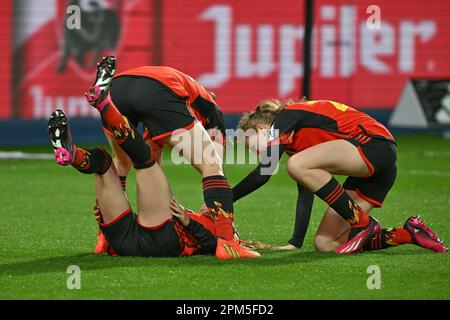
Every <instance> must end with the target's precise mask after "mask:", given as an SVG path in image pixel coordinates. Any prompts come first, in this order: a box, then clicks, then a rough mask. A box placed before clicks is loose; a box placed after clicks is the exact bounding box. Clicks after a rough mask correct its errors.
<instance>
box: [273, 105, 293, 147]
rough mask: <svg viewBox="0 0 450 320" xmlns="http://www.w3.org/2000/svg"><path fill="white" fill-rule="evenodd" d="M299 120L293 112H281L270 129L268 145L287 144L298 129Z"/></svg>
mask: <svg viewBox="0 0 450 320" xmlns="http://www.w3.org/2000/svg"><path fill="white" fill-rule="evenodd" d="M300 120H301V119H300V118H299V115H298V112H296V111H295V110H289V109H283V110H281V111H280V112H279V113H278V115H277V117H276V118H275V121H274V122H273V123H272V126H271V127H270V141H269V145H273V144H284V145H286V144H289V143H290V142H291V140H292V136H293V134H294V132H295V131H296V130H297V129H298V128H299V127H300Z"/></svg>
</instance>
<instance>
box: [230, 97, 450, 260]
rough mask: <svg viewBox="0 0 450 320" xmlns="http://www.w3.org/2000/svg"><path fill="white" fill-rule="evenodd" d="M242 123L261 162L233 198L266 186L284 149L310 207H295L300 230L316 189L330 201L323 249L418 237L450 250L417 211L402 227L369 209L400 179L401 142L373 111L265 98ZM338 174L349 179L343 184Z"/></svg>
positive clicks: (319, 239)
mask: <svg viewBox="0 0 450 320" xmlns="http://www.w3.org/2000/svg"><path fill="white" fill-rule="evenodd" d="M238 126H239V128H240V129H243V130H244V132H246V134H245V135H244V140H245V144H246V145H247V147H248V148H249V149H250V150H252V151H254V152H257V153H258V154H260V155H261V163H260V164H259V165H258V167H257V168H256V169H255V170H254V171H252V172H251V173H250V174H249V175H248V176H247V177H246V178H244V179H243V180H242V181H241V182H240V183H239V184H237V185H236V186H235V187H234V188H233V194H234V201H237V200H239V199H240V198H242V197H245V196H246V195H248V194H250V193H251V192H253V191H255V190H256V189H258V188H259V187H261V186H262V185H264V184H265V183H266V182H267V181H268V180H269V178H270V176H271V174H272V173H273V172H274V170H275V168H276V167H277V165H278V162H279V160H280V158H281V156H282V155H283V153H284V152H286V153H287V154H288V155H289V156H290V158H289V160H288V162H287V171H288V173H289V175H290V176H291V178H293V179H294V180H295V181H297V183H298V186H299V193H300V194H299V199H303V200H304V201H305V202H306V203H307V206H308V208H307V210H306V211H304V212H303V214H304V215H305V216H304V217H302V216H299V214H298V213H297V221H296V229H301V231H300V233H302V235H304V234H305V233H306V228H307V224H308V222H309V214H310V210H311V206H312V199H313V198H314V194H315V195H316V196H318V197H319V198H321V199H322V200H323V201H325V202H326V203H327V204H328V206H329V207H328V209H327V210H326V212H325V215H324V217H323V219H322V222H321V224H320V226H319V228H318V230H317V233H316V236H315V247H316V249H317V250H318V251H324V252H328V251H335V252H336V253H339V254H346V253H353V252H357V251H361V250H378V249H384V248H389V247H393V246H397V245H400V244H406V243H413V244H416V245H419V246H421V247H424V248H428V249H431V250H433V251H436V252H447V250H448V249H447V248H446V247H444V245H443V241H442V240H440V239H439V238H438V236H437V235H436V234H435V233H434V232H433V231H431V230H430V229H429V228H428V227H427V225H426V224H425V223H424V222H423V221H422V220H421V219H420V218H419V217H410V218H409V219H408V220H407V221H406V222H405V224H404V226H403V227H398V228H393V229H381V227H380V225H379V223H378V221H376V220H375V219H374V218H373V217H371V216H369V215H368V213H369V212H370V211H371V210H372V209H373V208H375V207H381V206H382V203H383V200H384V199H385V197H386V195H387V193H388V192H389V190H390V189H391V187H392V185H393V184H394V181H395V178H396V174H397V167H396V163H397V148H396V143H395V141H394V138H393V136H392V135H391V133H390V132H389V131H388V130H387V129H386V128H385V127H384V126H383V125H381V124H380V123H378V122H377V121H375V120H374V119H373V118H371V117H370V116H368V115H367V114H365V113H362V112H359V111H357V110H355V109H353V108H351V107H348V106H346V105H344V104H341V103H338V102H334V101H329V100H318V101H303V102H299V103H295V102H293V103H287V104H281V103H280V102H279V101H277V100H266V101H262V102H261V103H260V104H259V105H258V106H257V108H256V110H255V111H253V112H250V113H247V114H245V115H244V116H243V117H242V118H241V120H240V122H239V125H238ZM249 129H253V130H249ZM333 175H344V176H348V178H347V179H346V181H345V183H344V184H343V185H340V184H339V183H338V181H337V180H336V179H335V178H334V177H333ZM300 206H301V203H300V202H299V203H298V204H297V210H298V211H299V209H300Z"/></svg>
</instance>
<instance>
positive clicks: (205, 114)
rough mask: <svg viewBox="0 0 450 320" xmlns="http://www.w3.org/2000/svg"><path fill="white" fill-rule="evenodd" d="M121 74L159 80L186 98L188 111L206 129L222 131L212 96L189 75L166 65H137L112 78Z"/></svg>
mask: <svg viewBox="0 0 450 320" xmlns="http://www.w3.org/2000/svg"><path fill="white" fill-rule="evenodd" d="M121 76H141V77H147V78H152V79H155V80H157V81H159V82H161V83H162V84H164V85H165V86H166V87H168V88H169V89H170V90H171V91H172V92H174V93H175V94H176V95H177V96H178V97H180V98H182V99H186V100H187V102H188V104H187V107H188V108H189V110H190V112H191V113H192V114H193V116H195V117H196V118H197V119H198V120H199V121H200V122H201V123H202V125H203V126H204V127H205V128H206V129H210V128H219V129H220V130H221V131H223V133H224V131H225V123H224V120H223V114H222V112H221V111H220V110H219V108H218V106H217V104H216V102H215V101H214V98H213V97H211V95H210V94H209V93H208V91H206V89H205V88H204V87H203V86H202V85H201V84H199V83H198V82H197V81H195V80H194V79H193V78H192V77H191V76H189V75H187V74H185V73H183V72H181V71H179V70H177V69H174V68H171V67H166V66H142V67H137V68H133V69H129V70H126V71H124V72H121V73H119V74H117V75H115V76H114V78H117V77H121Z"/></svg>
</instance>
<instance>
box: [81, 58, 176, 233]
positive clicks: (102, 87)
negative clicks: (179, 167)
mask: <svg viewBox="0 0 450 320" xmlns="http://www.w3.org/2000/svg"><path fill="white" fill-rule="evenodd" d="M115 68H116V60H115V58H114V57H107V58H104V59H103V60H102V62H101V63H99V65H98V68H97V76H96V80H95V83H94V85H93V86H92V87H91V88H89V92H88V93H86V98H87V100H88V102H89V103H90V104H91V106H93V107H94V108H96V109H97V110H98V111H99V112H100V116H101V119H102V122H103V125H104V126H105V127H106V128H107V129H108V130H110V131H111V132H112V133H113V135H114V140H115V142H116V143H117V144H118V145H119V146H120V148H121V149H122V150H123V151H124V153H125V154H126V155H127V156H128V157H129V158H130V159H131V162H132V163H133V166H134V168H135V169H136V184H137V188H138V194H137V196H138V219H139V221H140V223H141V224H142V225H144V226H146V227H153V226H156V225H160V224H161V223H163V222H164V221H166V220H167V219H169V218H171V217H172V215H171V213H170V207H169V204H170V199H171V194H170V190H169V186H168V183H167V180H166V177H165V176H164V173H163V172H162V170H161V168H160V167H159V166H158V164H156V162H155V160H154V158H153V157H152V153H151V149H150V147H149V146H148V145H147V144H146V143H145V141H144V139H143V136H142V135H141V134H140V133H139V132H138V131H137V130H136V128H134V126H133V125H132V124H130V122H129V121H128V119H127V118H126V117H125V116H123V115H122V114H121V113H120V112H119V110H118V109H117V108H116V106H115V105H114V103H113V102H112V101H111V99H110V96H109V86H110V84H111V80H112V76H113V74H114V73H115Z"/></svg>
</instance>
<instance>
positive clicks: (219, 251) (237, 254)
mask: <svg viewBox="0 0 450 320" xmlns="http://www.w3.org/2000/svg"><path fill="white" fill-rule="evenodd" d="M260 256H261V255H260V254H259V253H258V252H256V251H252V250H250V249H247V248H245V247H244V246H242V245H241V244H240V243H239V241H237V240H224V239H222V238H218V239H217V247H216V258H217V259H221V260H230V259H245V258H258V257H260Z"/></svg>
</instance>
